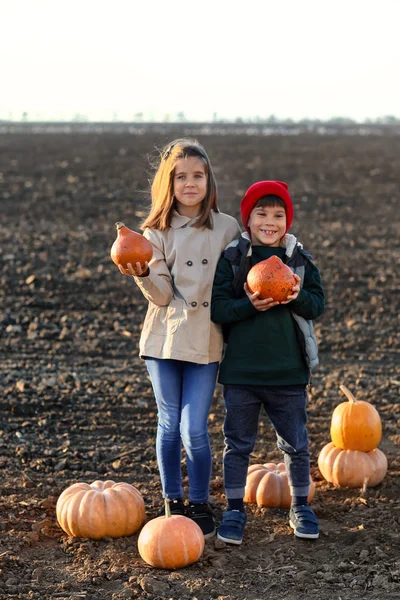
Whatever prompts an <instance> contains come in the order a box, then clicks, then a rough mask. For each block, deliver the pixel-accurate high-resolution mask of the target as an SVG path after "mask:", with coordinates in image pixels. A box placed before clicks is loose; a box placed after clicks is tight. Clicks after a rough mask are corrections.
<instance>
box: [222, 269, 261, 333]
mask: <svg viewBox="0 0 400 600" xmlns="http://www.w3.org/2000/svg"><path fill="white" fill-rule="evenodd" d="M232 281H233V270H232V267H231V264H230V262H229V261H228V260H227V259H226V258H224V257H222V258H220V260H219V262H218V265H217V270H216V273H215V277H214V285H213V291H212V298H211V319H212V320H213V321H214V323H220V324H221V325H222V324H224V323H234V322H235V321H242V320H243V319H248V318H249V317H252V316H253V315H256V314H257V313H258V310H257V309H256V308H255V307H254V306H253V304H252V303H251V302H250V300H249V298H248V297H247V296H245V297H244V298H236V296H235V294H234V292H233V287H232Z"/></svg>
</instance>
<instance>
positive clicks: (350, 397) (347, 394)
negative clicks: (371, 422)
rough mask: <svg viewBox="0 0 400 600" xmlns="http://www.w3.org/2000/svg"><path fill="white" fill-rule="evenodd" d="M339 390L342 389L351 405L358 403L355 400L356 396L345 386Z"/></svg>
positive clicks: (341, 386)
mask: <svg viewBox="0 0 400 600" xmlns="http://www.w3.org/2000/svg"><path fill="white" fill-rule="evenodd" d="M339 389H340V391H341V392H343V394H344V395H345V396H346V398H347V400H348V401H349V402H350V403H351V404H355V403H356V402H357V400H356V399H355V398H354V396H353V394H352V393H351V391H350V390H349V389H348V388H347V387H346V386H345V385H340V386H339Z"/></svg>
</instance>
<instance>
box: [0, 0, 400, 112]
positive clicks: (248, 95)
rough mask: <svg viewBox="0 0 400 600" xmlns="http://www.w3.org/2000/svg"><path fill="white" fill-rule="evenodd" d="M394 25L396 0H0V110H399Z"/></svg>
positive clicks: (399, 38)
mask: <svg viewBox="0 0 400 600" xmlns="http://www.w3.org/2000/svg"><path fill="white" fill-rule="evenodd" d="M236 4H238V8H235V5H236ZM399 23H400V0H336V1H335V2H328V0H327V1H324V0H237V2H234V1H233V0H201V1H196V0H185V1H180V2H175V3H174V2H172V1H171V0H145V1H141V0H0V65H1V69H0V119H7V118H12V119H14V120H20V119H21V116H22V113H23V112H26V113H28V118H29V119H30V120H33V119H70V118H72V117H73V116H74V115H76V114H80V115H86V116H87V117H88V118H89V119H90V120H112V119H113V118H114V117H115V116H116V117H117V118H118V119H121V120H133V119H134V118H135V114H137V113H143V115H144V118H145V119H157V120H158V119H161V120H163V119H164V118H166V116H167V115H169V117H170V118H171V119H174V118H175V117H176V114H177V113H179V112H183V113H184V114H185V116H186V117H187V118H188V119H192V120H211V119H212V118H213V115H214V114H215V113H216V114H217V116H218V117H219V118H226V119H235V118H237V117H242V118H248V117H256V116H259V117H268V116H269V115H271V114H275V115H276V116H277V117H279V118H293V119H296V120H297V119H301V118H307V117H308V118H313V117H314V118H321V119H326V118H330V117H332V116H339V115H340V116H348V117H351V118H354V119H356V120H363V119H365V118H376V117H378V116H384V115H395V116H397V117H400V83H399V81H400V77H399V72H400V29H399V27H400V26H399Z"/></svg>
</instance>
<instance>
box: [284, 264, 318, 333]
mask: <svg viewBox="0 0 400 600" xmlns="http://www.w3.org/2000/svg"><path fill="white" fill-rule="evenodd" d="M288 306H290V308H291V309H292V310H293V312H295V313H296V314H297V315H300V317H304V319H308V320H310V321H312V320H314V319H317V318H318V317H319V316H320V315H322V313H323V312H324V309H325V296H324V290H323V287H322V281H321V275H320V273H319V270H318V268H317V267H316V266H315V265H314V263H313V262H311V261H307V264H306V268H305V274H304V282H303V287H302V288H301V290H300V292H299V295H298V296H297V298H296V300H292V302H290V304H289V305H288Z"/></svg>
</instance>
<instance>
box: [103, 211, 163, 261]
mask: <svg viewBox="0 0 400 600" xmlns="http://www.w3.org/2000/svg"><path fill="white" fill-rule="evenodd" d="M115 226H116V228H117V239H116V240H115V241H114V243H113V245H112V246H111V258H112V260H113V262H115V264H116V265H121V266H122V267H124V269H127V268H128V266H127V265H128V263H131V265H132V266H133V267H134V266H135V265H136V263H137V262H139V263H140V264H141V265H142V266H143V265H144V263H145V262H149V260H150V259H151V257H152V256H153V246H152V245H151V243H150V242H149V240H148V239H146V238H145V237H144V236H143V235H141V234H140V233H136V231H132V229H129V227H126V225H124V224H123V223H121V222H120V221H118V223H115Z"/></svg>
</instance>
